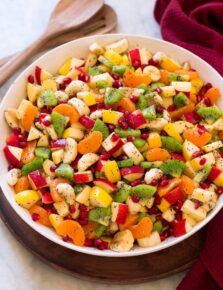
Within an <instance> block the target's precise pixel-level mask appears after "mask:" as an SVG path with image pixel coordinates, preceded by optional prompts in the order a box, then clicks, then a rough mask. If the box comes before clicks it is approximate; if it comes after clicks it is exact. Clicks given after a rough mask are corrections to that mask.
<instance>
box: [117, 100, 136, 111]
mask: <svg viewBox="0 0 223 290" xmlns="http://www.w3.org/2000/svg"><path fill="white" fill-rule="evenodd" d="M118 107H122V108H123V109H125V110H126V111H128V112H130V113H132V112H133V111H135V110H136V106H135V104H134V103H133V102H132V101H131V100H130V99H129V98H127V97H123V98H122V99H121V100H120V101H119V102H118V103H116V104H115V108H118Z"/></svg>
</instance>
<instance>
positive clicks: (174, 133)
mask: <svg viewBox="0 0 223 290" xmlns="http://www.w3.org/2000/svg"><path fill="white" fill-rule="evenodd" d="M163 130H164V131H166V133H167V134H168V135H169V136H171V137H174V138H175V139H177V141H179V142H180V143H183V139H182V137H181V136H180V134H179V133H178V132H177V129H176V128H175V126H174V125H173V124H171V123H168V124H166V125H165V126H164V128H163Z"/></svg>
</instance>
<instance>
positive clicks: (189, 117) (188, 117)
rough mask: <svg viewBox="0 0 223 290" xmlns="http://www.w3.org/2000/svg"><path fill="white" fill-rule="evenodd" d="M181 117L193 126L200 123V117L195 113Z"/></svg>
mask: <svg viewBox="0 0 223 290" xmlns="http://www.w3.org/2000/svg"><path fill="white" fill-rule="evenodd" d="M183 116H184V118H185V120H186V121H188V122H190V123H193V124H195V123H197V122H199V121H200V116H199V115H198V114H197V113H196V112H189V113H185V114H184V115H183Z"/></svg>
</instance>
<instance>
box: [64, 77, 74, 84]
mask: <svg viewBox="0 0 223 290" xmlns="http://www.w3.org/2000/svg"><path fill="white" fill-rule="evenodd" d="M71 82H72V79H71V78H69V77H66V78H64V80H63V83H64V84H65V85H69V84H70V83H71Z"/></svg>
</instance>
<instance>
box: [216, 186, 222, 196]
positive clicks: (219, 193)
mask: <svg viewBox="0 0 223 290" xmlns="http://www.w3.org/2000/svg"><path fill="white" fill-rule="evenodd" d="M222 193H223V187H218V189H217V194H218V195H221V194H222Z"/></svg>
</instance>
